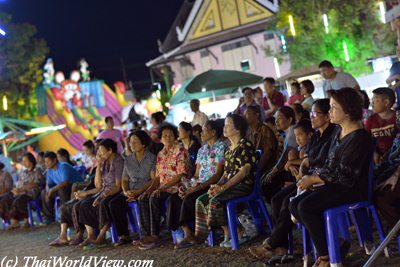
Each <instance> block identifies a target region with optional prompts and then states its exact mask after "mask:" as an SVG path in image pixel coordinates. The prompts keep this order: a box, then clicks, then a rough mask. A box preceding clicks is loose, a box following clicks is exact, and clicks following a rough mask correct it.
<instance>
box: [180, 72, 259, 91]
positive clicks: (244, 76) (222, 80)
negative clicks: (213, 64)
mask: <svg viewBox="0 0 400 267" xmlns="http://www.w3.org/2000/svg"><path fill="white" fill-rule="evenodd" d="M262 79H263V78H262V77H261V76H258V75H254V74H251V73H248V72H241V71H236V70H209V71H206V72H203V73H201V74H199V75H197V76H196V77H194V78H193V79H191V80H190V82H189V83H188V84H187V85H186V86H185V90H186V91H187V92H188V93H199V92H202V91H204V89H205V90H206V92H207V91H211V90H219V89H226V88H236V89H237V88H239V87H243V86H250V85H255V84H259V83H261V82H262Z"/></svg>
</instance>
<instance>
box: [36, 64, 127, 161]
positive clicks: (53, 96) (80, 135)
mask: <svg viewBox="0 0 400 267" xmlns="http://www.w3.org/2000/svg"><path fill="white" fill-rule="evenodd" d="M80 63H81V69H80V72H79V71H77V70H75V71H72V72H71V75H70V77H69V79H65V76H64V74H63V73H62V72H57V73H55V72H54V68H53V63H52V61H51V59H49V60H47V62H46V65H45V67H44V69H45V73H44V81H43V83H42V84H40V85H39V86H38V87H37V88H36V95H37V98H38V117H37V121H39V122H44V123H49V124H52V125H64V124H65V125H66V127H64V128H63V129H61V130H60V131H55V132H53V133H50V134H48V135H45V136H43V137H42V138H40V139H39V148H40V150H41V151H47V150H51V151H56V150H57V149H59V148H60V147H63V148H65V149H67V150H68V151H69V152H70V153H71V154H75V153H76V152H78V151H80V150H81V148H82V144H83V143H84V142H85V141H86V140H88V139H94V138H95V137H96V136H97V135H98V133H99V131H100V130H101V129H104V128H105V122H104V118H105V117H107V116H111V117H113V118H114V122H115V125H116V126H118V125H120V124H121V111H122V109H123V108H124V107H125V106H127V105H128V104H129V103H128V102H127V101H126V100H125V97H124V94H125V89H126V88H125V84H124V83H122V82H116V83H114V89H115V92H114V91H113V90H112V89H111V88H110V87H109V86H107V84H105V83H104V82H103V81H101V80H96V81H90V78H89V72H88V70H87V66H88V65H87V63H86V61H84V60H83V59H82V60H81V62H80Z"/></svg>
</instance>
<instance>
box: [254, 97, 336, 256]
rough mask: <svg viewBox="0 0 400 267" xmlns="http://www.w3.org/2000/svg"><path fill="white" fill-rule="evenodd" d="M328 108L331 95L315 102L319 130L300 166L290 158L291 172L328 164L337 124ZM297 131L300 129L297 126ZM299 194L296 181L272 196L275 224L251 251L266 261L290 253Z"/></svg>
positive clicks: (310, 170)
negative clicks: (292, 203)
mask: <svg viewBox="0 0 400 267" xmlns="http://www.w3.org/2000/svg"><path fill="white" fill-rule="evenodd" d="M329 109H330V106H329V99H327V98H324V99H319V100H316V101H315V102H314V104H313V106H312V109H311V126H312V128H313V129H314V130H316V131H315V132H314V133H313V135H312V136H311V139H310V141H309V142H308V145H307V147H306V149H305V155H304V157H305V158H304V160H303V162H302V163H301V165H300V168H297V167H294V166H293V163H294V161H290V158H289V161H288V162H289V163H287V168H288V169H290V170H291V172H292V175H294V176H296V179H300V178H302V177H303V176H304V175H305V174H307V173H313V171H314V170H315V169H319V168H321V167H322V166H323V165H324V164H325V160H326V158H327V155H328V151H329V147H330V144H331V139H332V135H333V134H334V133H335V126H334V124H331V123H330V120H329ZM295 127H296V126H295ZM296 128H297V127H296ZM296 132H297V133H298V130H296V129H295V133H296ZM303 144H304V142H303ZM292 151H293V150H292ZM289 154H290V153H289ZM289 156H290V155H289ZM300 157H301V155H300ZM296 194H297V186H296V184H295V183H293V184H292V185H289V186H286V187H284V188H282V189H281V191H279V192H278V193H277V194H275V195H274V196H273V197H272V200H271V208H272V221H273V223H274V228H273V229H272V233H271V235H270V237H268V238H267V239H266V240H265V241H264V242H263V244H262V245H261V246H255V247H251V248H250V253H251V254H253V255H254V256H255V257H257V258H259V259H261V260H264V261H265V260H267V259H269V258H272V257H275V256H277V255H285V254H286V253H287V250H288V234H289V233H290V231H291V230H292V227H293V226H294V224H293V222H292V220H291V218H290V212H289V203H290V199H291V198H292V197H294V196H295V195H296Z"/></svg>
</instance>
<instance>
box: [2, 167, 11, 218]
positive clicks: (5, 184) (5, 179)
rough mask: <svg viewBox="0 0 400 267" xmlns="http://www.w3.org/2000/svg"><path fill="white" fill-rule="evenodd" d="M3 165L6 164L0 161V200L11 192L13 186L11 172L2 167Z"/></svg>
mask: <svg viewBox="0 0 400 267" xmlns="http://www.w3.org/2000/svg"><path fill="white" fill-rule="evenodd" d="M5 167H6V166H5V165H4V164H3V163H2V162H0V201H1V199H2V198H3V197H6V196H8V195H9V194H11V190H12V188H13V178H12V176H11V174H9V173H8V172H7V171H6V170H5V169H4V168H5ZM0 212H1V210H0Z"/></svg>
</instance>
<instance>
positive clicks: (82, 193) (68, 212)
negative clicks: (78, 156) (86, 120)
mask: <svg viewBox="0 0 400 267" xmlns="http://www.w3.org/2000/svg"><path fill="white" fill-rule="evenodd" d="M92 149H93V150H95V147H94V144H93V142H92V141H91V140H88V141H86V142H85V143H83V151H84V153H85V155H88V157H89V155H90V157H91V155H92V153H91V151H92ZM99 156H100V155H99ZM84 162H87V161H86V160H84ZM90 162H91V163H90V165H88V168H87V170H89V171H90V172H89V173H88V175H87V176H88V178H87V179H86V180H85V181H84V182H79V183H74V184H73V185H72V189H71V199H70V200H69V201H67V202H66V203H64V204H63V205H62V206H61V208H60V235H59V236H58V237H57V238H56V239H55V240H54V241H52V242H51V243H50V244H49V246H64V245H79V244H80V243H82V241H83V233H84V232H85V225H84V224H82V223H79V221H78V219H79V209H80V205H81V204H82V201H83V200H84V199H86V198H88V197H90V196H92V195H94V194H97V193H98V192H99V190H100V188H96V187H95V181H94V180H95V179H96V178H93V176H95V175H96V173H97V172H96V166H97V162H96V158H94V159H93V158H91V159H90ZM98 175H100V173H98ZM100 179H101V177H97V180H100ZM69 227H72V228H74V229H75V231H76V236H75V238H74V239H73V240H72V241H70V242H69V241H68V237H67V229H68V228H69Z"/></svg>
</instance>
